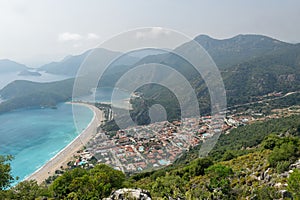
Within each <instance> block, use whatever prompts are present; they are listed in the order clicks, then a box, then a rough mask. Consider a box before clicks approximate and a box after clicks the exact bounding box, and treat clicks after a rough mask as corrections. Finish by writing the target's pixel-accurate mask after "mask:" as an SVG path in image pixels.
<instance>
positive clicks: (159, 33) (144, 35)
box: [136, 27, 170, 39]
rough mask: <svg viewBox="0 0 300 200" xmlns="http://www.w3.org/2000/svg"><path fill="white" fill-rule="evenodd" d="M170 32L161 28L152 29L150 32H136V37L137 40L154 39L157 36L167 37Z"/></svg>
mask: <svg viewBox="0 0 300 200" xmlns="http://www.w3.org/2000/svg"><path fill="white" fill-rule="evenodd" d="M169 34H170V31H169V30H167V29H164V28H162V27H153V28H151V29H150V30H149V29H147V30H145V31H141V32H137V33H136V37H137V39H147V38H148V39H149V38H150V39H155V38H157V37H159V36H166V35H169Z"/></svg>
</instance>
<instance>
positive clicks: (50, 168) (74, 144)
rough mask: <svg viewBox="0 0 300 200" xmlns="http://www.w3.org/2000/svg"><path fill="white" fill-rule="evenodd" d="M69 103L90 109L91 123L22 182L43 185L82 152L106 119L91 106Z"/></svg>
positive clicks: (99, 111)
mask: <svg viewBox="0 0 300 200" xmlns="http://www.w3.org/2000/svg"><path fill="white" fill-rule="evenodd" d="M68 103H70V104H76V105H81V106H85V107H88V108H89V109H90V110H91V111H92V112H93V114H94V116H93V118H92V120H91V122H90V123H89V124H88V125H87V127H86V128H85V129H84V130H82V132H81V133H80V134H79V135H78V136H77V137H76V138H74V139H73V140H72V141H71V142H70V143H69V144H68V145H67V146H66V147H64V148H63V149H62V150H60V151H59V152H58V153H57V154H56V155H54V156H53V157H52V158H51V159H50V160H48V161H47V162H46V163H45V164H44V165H43V166H41V167H40V168H39V169H37V170H36V171H35V172H33V173H32V174H30V175H29V176H27V177H25V178H24V179H23V180H22V181H25V180H27V181H28V180H36V181H37V183H38V184H41V183H42V182H44V181H45V180H46V179H47V178H48V177H49V176H52V175H54V174H55V170H58V169H60V167H61V166H66V165H67V163H68V162H69V161H70V159H71V158H72V157H73V155H74V154H75V153H76V152H77V151H79V150H81V149H82V148H83V147H84V145H86V144H87V142H88V141H89V140H90V139H92V137H93V136H94V135H95V134H96V133H97V128H98V126H99V125H100V124H101V123H102V122H101V121H102V120H103V119H104V115H103V112H102V111H101V110H99V109H98V108H96V107H95V106H93V105H90V104H85V103H73V102H68Z"/></svg>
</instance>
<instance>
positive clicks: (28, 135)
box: [0, 103, 93, 183]
mask: <svg viewBox="0 0 300 200" xmlns="http://www.w3.org/2000/svg"><path fill="white" fill-rule="evenodd" d="M72 106H74V109H76V113H78V112H79V113H80V114H79V115H77V116H76V122H74V120H73V112H72ZM92 118H93V112H92V111H91V110H90V109H89V108H87V107H84V106H79V105H71V104H66V103H62V104H59V105H58V106H57V108H56V109H50V108H46V109H26V110H18V111H14V112H9V113H5V114H2V115H0V123H1V126H0V154H1V155H12V156H14V159H13V160H12V162H11V167H12V175H13V177H15V178H16V177H18V180H17V181H15V182H14V183H17V182H19V181H22V180H23V179H24V178H26V177H27V176H29V175H30V174H32V173H33V172H35V171H36V170H37V169H39V168H40V167H41V166H42V165H44V164H45V163H46V162H47V161H48V160H50V159H51V158H52V157H54V156H55V155H56V154H57V153H58V152H59V151H60V150H62V149H63V148H64V147H66V146H67V145H68V144H69V143H70V142H71V141H72V140H74V139H75V138H76V136H78V134H80V133H81V132H82V130H84V129H85V128H86V127H87V125H88V124H89V122H90V121H91V120H92Z"/></svg>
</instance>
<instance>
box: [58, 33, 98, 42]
mask: <svg viewBox="0 0 300 200" xmlns="http://www.w3.org/2000/svg"><path fill="white" fill-rule="evenodd" d="M99 38H100V37H99V36H98V35H97V34H95V33H88V34H87V35H85V36H82V35H80V34H78V33H70V32H64V33H61V34H59V35H58V41H61V42H65V41H80V40H97V39H99Z"/></svg>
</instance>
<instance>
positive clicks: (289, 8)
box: [0, 0, 300, 66]
mask: <svg viewBox="0 0 300 200" xmlns="http://www.w3.org/2000/svg"><path fill="white" fill-rule="evenodd" d="M299 20H300V1H299V0H284V1H283V0H249V1H247V2H246V1H243V0H239V1H238V0H224V1H222V0H207V1H202V0H85V1H84V0H22V1H21V0H0V26H1V28H0V59H2V58H8V59H12V60H15V61H17V62H21V63H24V64H27V65H29V66H37V65H39V64H42V63H47V62H50V61H57V60H60V59H62V58H63V57H64V56H66V55H69V54H79V53H82V52H83V51H86V50H87V49H89V48H92V47H95V46H97V45H98V44H99V43H100V42H101V41H104V40H106V39H108V38H109V37H111V36H112V35H115V34H118V33H120V32H124V31H126V30H129V29H133V28H138V27H149V26H156V27H157V26H158V27H166V28H171V29H175V30H178V31H180V32H183V33H185V34H187V35H189V36H191V37H195V36H196V35H199V34H208V35H210V36H212V37H214V38H219V39H222V38H228V37H232V36H235V35H237V34H245V33H256V34H264V35H268V36H271V37H274V38H276V39H280V40H283V41H288V42H300V24H299Z"/></svg>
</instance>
